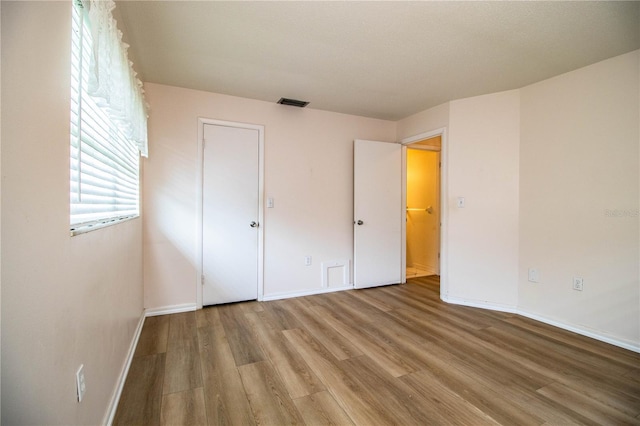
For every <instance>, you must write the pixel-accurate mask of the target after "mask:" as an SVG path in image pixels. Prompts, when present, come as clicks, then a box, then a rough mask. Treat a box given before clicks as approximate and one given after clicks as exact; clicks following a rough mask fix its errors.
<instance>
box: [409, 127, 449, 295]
mask: <svg viewBox="0 0 640 426" xmlns="http://www.w3.org/2000/svg"><path fill="white" fill-rule="evenodd" d="M436 136H440V137H441V141H440V163H441V167H440V224H441V225H440V299H443V300H444V299H445V298H447V297H448V295H449V269H448V261H449V256H448V253H449V250H448V248H449V237H448V229H449V228H448V222H449V221H448V217H449V216H448V215H449V206H448V200H449V191H448V179H447V171H448V164H449V161H448V151H449V150H448V148H449V146H448V143H447V128H446V127H441V128H438V129H435V130H431V131H429V132H424V133H420V134H417V135H414V136H410V137H407V138H404V139H402V140H401V141H400V143H401V144H402V145H403V147H402V206H400V207H401V208H402V211H403V214H404V210H405V209H406V204H407V146H408V145H411V144H412V143H414V142H418V141H421V140H423V139H429V138H433V137H436ZM403 217H404V216H403ZM401 237H402V282H403V283H406V282H407V270H406V265H407V223H406V221H402V236H401Z"/></svg>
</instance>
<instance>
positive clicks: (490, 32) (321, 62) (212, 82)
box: [116, 1, 640, 120]
mask: <svg viewBox="0 0 640 426" xmlns="http://www.w3.org/2000/svg"><path fill="white" fill-rule="evenodd" d="M117 9H118V13H117V14H116V17H117V18H118V19H119V26H120V27H121V28H122V30H123V32H124V33H125V39H126V40H127V41H128V42H129V43H130V44H131V47H130V49H129V52H130V57H131V59H132V60H133V61H134V63H135V68H136V70H137V71H138V72H139V74H140V76H141V79H142V80H143V81H145V82H153V83H161V84H167V85H172V86H179V87H185V88H192V89H199V90H206V91H210V92H216V93H224V94H229V95H235V96H242V97H247V98H253V99H260V100H265V101H272V102H276V101H277V100H278V99H279V98H280V97H289V98H296V99H302V100H307V101H310V102H311V104H310V105H309V107H308V108H317V109H322V110H329V111H335V112H343V113H348V114H356V115H362V116H367V117H375V118H383V119H390V120H397V119H400V118H404V117H406V116H408V115H411V114H413V113H416V112H419V111H422V110H424V109H427V108H430V107H432V106H436V105H439V104H441V103H443V102H447V101H449V100H453V99H460V98H465V97H469V96H475V95H481V94H486V93H492V92H498V91H502V90H509V89H515V88H519V87H522V86H525V85H527V84H531V83H534V82H537V81H540V80H544V79H546V78H549V77H552V76H554V75H558V74H562V73H564V72H567V71H571V70H574V69H577V68H580V67H583V66H586V65H589V64H592V63H595V62H598V61H601V60H603V59H606V58H610V57H613V56H616V55H620V54H623V53H626V52H629V51H632V50H635V49H639V48H640V2H609V1H606V2H563V1H562V2H484V1H476V2H436V1H424V2H405V1H390V2H340V1H332V2H315V1H303V2H212V1H210V2H206V1H200V2H196V1H118V2H117Z"/></svg>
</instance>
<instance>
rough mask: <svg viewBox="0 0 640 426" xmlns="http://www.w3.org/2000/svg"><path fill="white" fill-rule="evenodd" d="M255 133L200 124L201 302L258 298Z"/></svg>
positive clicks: (256, 158)
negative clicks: (201, 162) (202, 147)
mask: <svg viewBox="0 0 640 426" xmlns="http://www.w3.org/2000/svg"><path fill="white" fill-rule="evenodd" d="M258 156H259V133H258V130H256V129H249V128H241V127H233V126H224V125H213V124H205V125H204V152H203V183H202V185H203V190H202V272H203V293H202V302H203V305H214V304H220V303H229V302H239V301H243V300H253V299H257V297H258V227H259V226H260V224H259V223H258V217H259V163H258V161H259V158H258Z"/></svg>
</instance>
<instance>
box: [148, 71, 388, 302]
mask: <svg viewBox="0 0 640 426" xmlns="http://www.w3.org/2000/svg"><path fill="white" fill-rule="evenodd" d="M145 87H146V91H147V95H148V100H149V102H150V104H151V117H150V121H149V137H150V141H151V143H150V155H149V159H148V160H147V161H145V165H144V194H145V204H144V211H145V221H144V253H145V254H144V259H145V261H144V265H145V266H144V271H145V279H144V281H145V307H147V308H159V307H165V306H170V305H181V304H187V303H192V304H194V303H196V290H195V289H196V287H195V283H196V282H197V281H196V275H197V269H198V265H197V260H196V259H197V256H196V250H197V249H198V248H197V247H196V245H197V230H196V218H197V212H196V190H197V189H196V188H197V185H198V183H197V181H196V170H197V167H196V165H197V164H196V159H197V135H198V127H197V124H198V121H197V119H198V117H203V118H212V119H219V120H227V121H236V122H243V123H253V124H262V125H264V126H265V197H273V198H274V201H275V208H273V209H265V223H264V232H265V242H264V244H265V246H264V256H265V258H264V264H265V271H264V292H265V297H270V296H278V295H285V294H292V293H296V292H311V291H318V290H321V285H322V274H321V268H320V266H321V263H322V262H324V261H331V260H347V261H352V260H353V259H352V258H353V140H354V139H356V138H360V139H373V140H387V141H393V140H394V139H395V135H396V125H395V123H394V122H390V121H383V120H374V119H369V118H362V117H355V116H350V115H345V114H337V113H331V112H326V111H319V110H314V109H311V107H312V106H310V107H307V108H306V109H297V108H294V107H286V106H282V105H277V104H275V103H270V102H262V101H255V100H250V99H244V98H238V97H232V96H225V95H220V94H214V93H207V92H200V91H195V90H187V89H181V88H176V87H170V86H163V85H158V84H146V85H145ZM307 255H309V256H312V258H313V264H312V265H311V266H304V256H307Z"/></svg>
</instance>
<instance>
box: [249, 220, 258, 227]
mask: <svg viewBox="0 0 640 426" xmlns="http://www.w3.org/2000/svg"><path fill="white" fill-rule="evenodd" d="M249 226H250V227H252V228H257V227H258V222H256V221H255V220H254V221H253V222H251V223H250V224H249Z"/></svg>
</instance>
